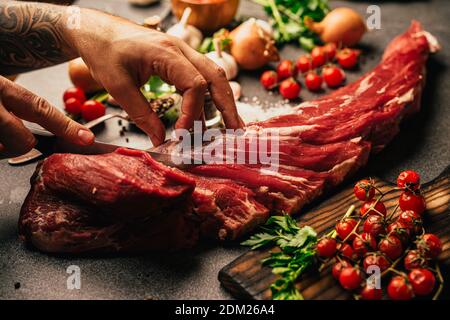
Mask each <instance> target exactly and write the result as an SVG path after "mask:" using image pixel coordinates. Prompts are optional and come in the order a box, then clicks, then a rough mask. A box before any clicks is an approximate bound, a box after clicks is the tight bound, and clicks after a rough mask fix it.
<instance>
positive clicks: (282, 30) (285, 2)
mask: <svg viewBox="0 0 450 320" xmlns="http://www.w3.org/2000/svg"><path fill="white" fill-rule="evenodd" d="M252 1H253V2H255V3H257V4H260V5H262V6H263V7H264V10H265V11H266V12H267V14H268V15H270V17H271V23H272V26H273V28H274V37H275V40H276V41H277V43H287V42H298V43H299V44H300V45H301V46H302V47H303V48H304V49H306V50H311V49H312V48H313V47H314V45H315V44H317V43H320V40H319V38H318V37H317V35H316V34H315V33H314V32H312V31H311V30H309V29H308V28H307V27H306V26H305V25H304V23H303V20H304V18H305V17H310V18H311V19H313V20H314V21H321V20H322V19H323V18H324V17H325V15H326V14H327V13H328V12H329V11H330V8H329V6H328V1H327V0H301V1H300V0H252Z"/></svg>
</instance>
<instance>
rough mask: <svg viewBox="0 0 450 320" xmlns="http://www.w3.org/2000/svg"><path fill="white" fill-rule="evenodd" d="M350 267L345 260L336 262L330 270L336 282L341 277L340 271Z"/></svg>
mask: <svg viewBox="0 0 450 320" xmlns="http://www.w3.org/2000/svg"><path fill="white" fill-rule="evenodd" d="M351 266H352V265H351V264H350V262H348V261H347V260H341V261H338V262H336V263H335V264H334V265H333V268H332V269H331V273H332V274H333V277H334V278H335V279H336V280H339V276H340V275H341V271H342V269H344V268H348V267H351Z"/></svg>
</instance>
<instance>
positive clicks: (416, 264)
mask: <svg viewBox="0 0 450 320" xmlns="http://www.w3.org/2000/svg"><path fill="white" fill-rule="evenodd" d="M403 262H404V266H405V269H406V270H412V269H416V268H424V267H426V266H427V265H428V262H427V259H426V258H425V257H423V255H422V254H421V253H420V251H419V250H409V251H408V253H407V254H406V256H405V259H404V261H403Z"/></svg>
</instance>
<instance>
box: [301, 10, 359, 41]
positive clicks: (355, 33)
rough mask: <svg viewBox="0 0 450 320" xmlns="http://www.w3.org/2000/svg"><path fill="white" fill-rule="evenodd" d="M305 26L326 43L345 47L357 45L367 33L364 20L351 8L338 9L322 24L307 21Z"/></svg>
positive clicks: (321, 22) (310, 20) (327, 16)
mask: <svg viewBox="0 0 450 320" xmlns="http://www.w3.org/2000/svg"><path fill="white" fill-rule="evenodd" d="M305 25H306V26H307V27H308V28H309V29H311V30H312V31H314V32H315V33H317V34H319V36H320V39H321V40H322V41H323V42H324V43H329V42H333V43H336V44H338V45H342V46H344V47H353V46H354V45H356V44H357V43H358V42H359V41H360V40H361V38H362V36H363V35H364V33H366V31H367V27H366V24H365V23H364V20H363V18H362V17H361V16H360V15H359V13H357V12H356V11H354V10H353V9H350V8H345V7H341V8H336V9H334V10H332V11H331V12H330V13H328V14H327V15H326V16H325V18H324V19H323V20H322V21H320V22H314V21H313V20H312V19H310V18H309V19H308V18H306V19H305Z"/></svg>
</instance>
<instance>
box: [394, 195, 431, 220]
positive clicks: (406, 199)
mask: <svg viewBox="0 0 450 320" xmlns="http://www.w3.org/2000/svg"><path fill="white" fill-rule="evenodd" d="M398 203H399V205H400V209H402V210H403V211H406V210H412V211H414V212H417V213H418V214H422V213H423V212H424V211H425V208H426V204H425V199H424V198H423V197H422V196H421V195H420V194H415V193H412V192H409V191H405V192H403V193H402V194H401V195H400V199H399V200H398Z"/></svg>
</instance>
